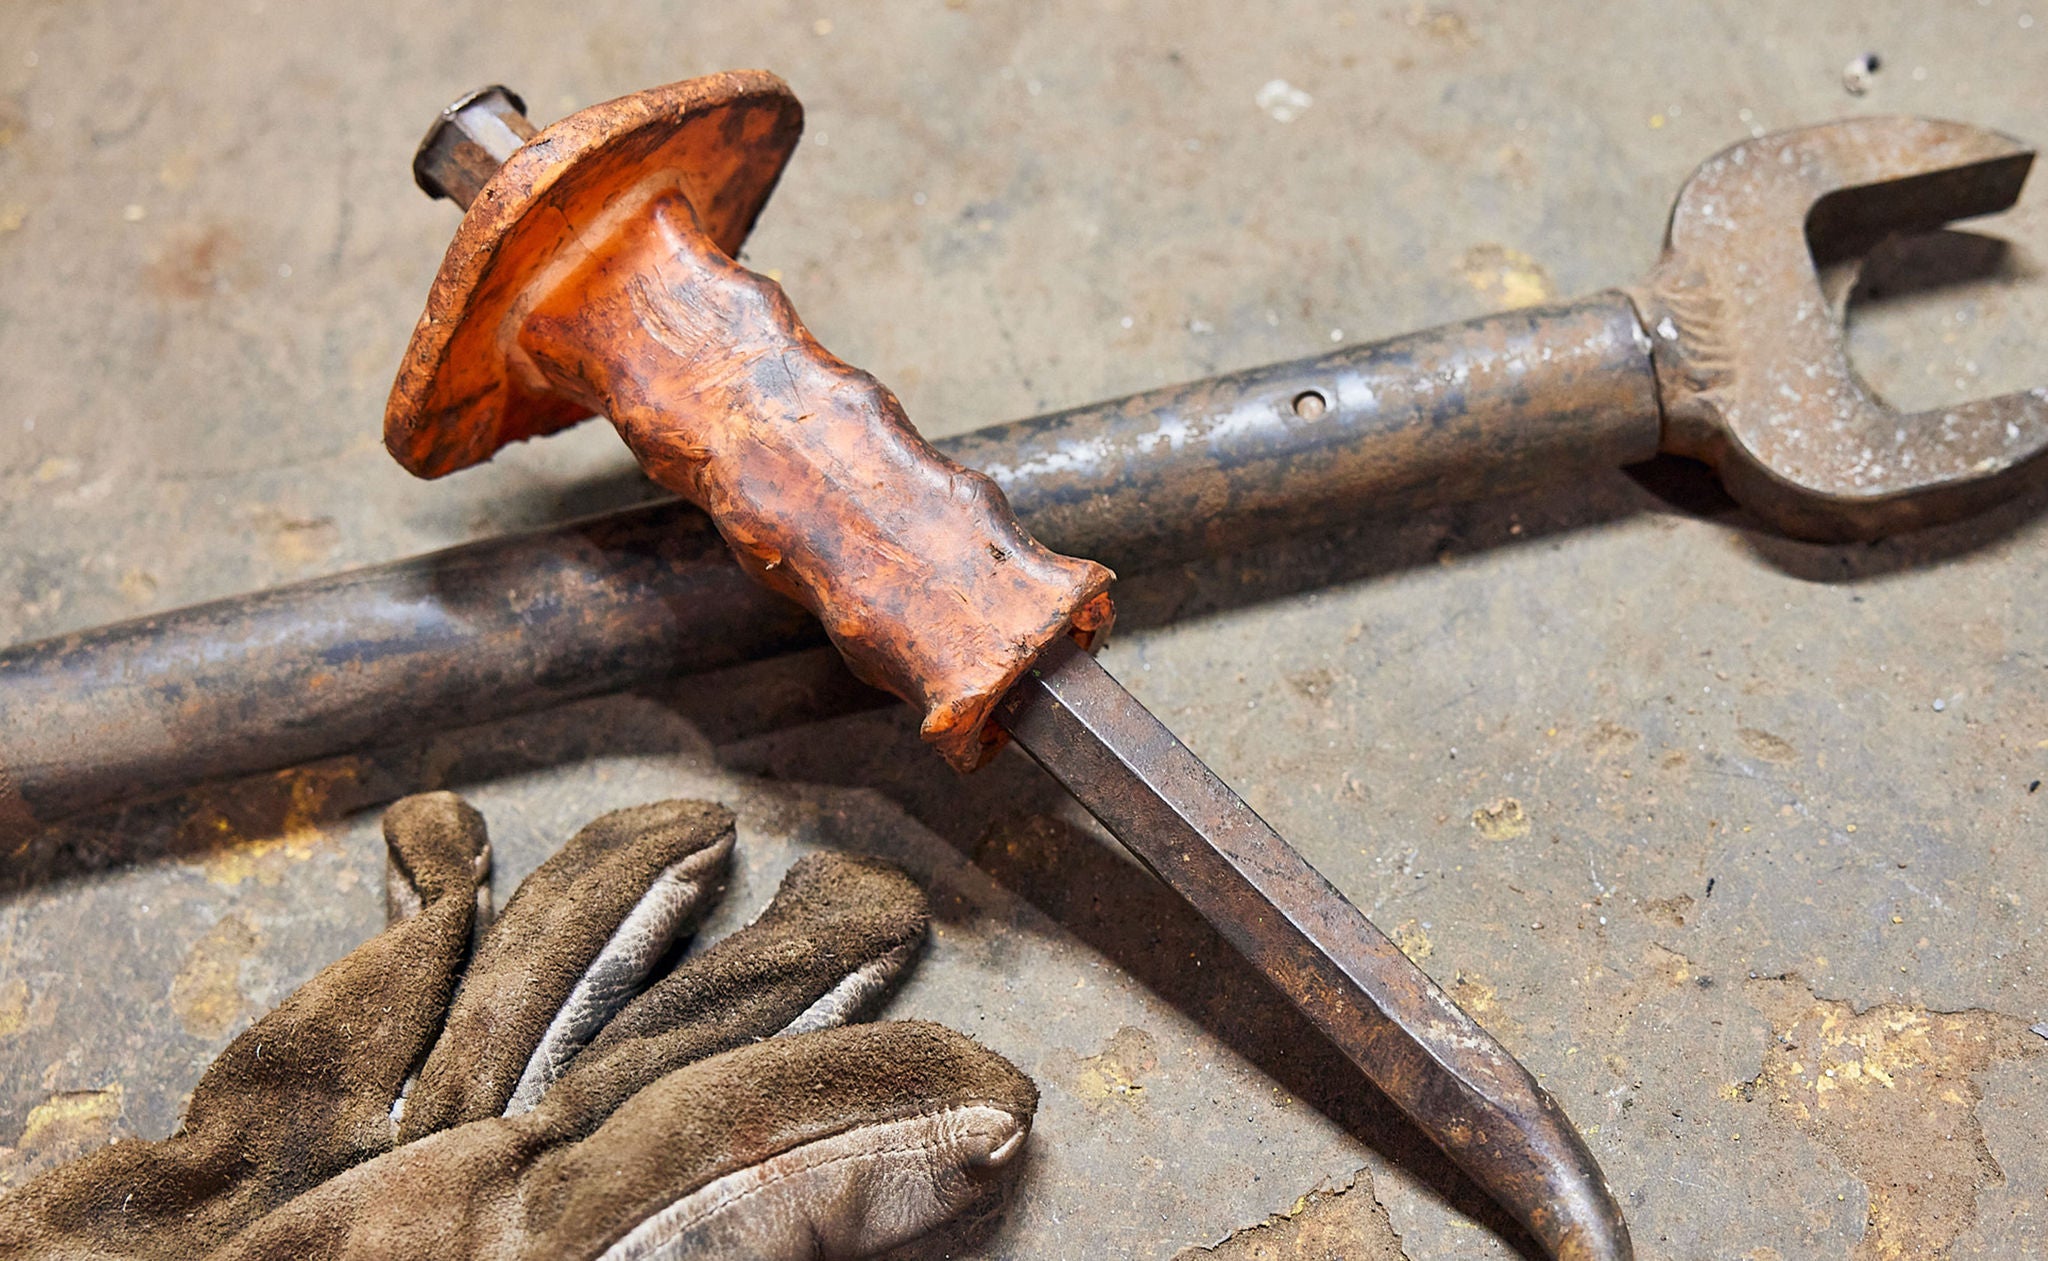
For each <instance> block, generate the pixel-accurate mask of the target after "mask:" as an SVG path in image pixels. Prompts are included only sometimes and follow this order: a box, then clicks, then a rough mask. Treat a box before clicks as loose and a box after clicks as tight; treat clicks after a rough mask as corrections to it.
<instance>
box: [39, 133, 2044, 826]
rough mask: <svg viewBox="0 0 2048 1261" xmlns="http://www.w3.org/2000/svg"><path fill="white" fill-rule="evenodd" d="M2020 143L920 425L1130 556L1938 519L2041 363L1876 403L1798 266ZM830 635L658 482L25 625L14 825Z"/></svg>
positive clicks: (1842, 147) (1836, 533) (1734, 181)
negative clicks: (1907, 408)
mask: <svg viewBox="0 0 2048 1261" xmlns="http://www.w3.org/2000/svg"><path fill="white" fill-rule="evenodd" d="M450 118H451V122H450V128H451V130H449V131H448V132H446V133H444V134H443V136H442V139H443V141H444V142H448V143H451V144H452V143H453V142H454V140H455V139H456V138H461V144H462V145H464V146H467V147H466V148H462V149H461V153H463V154H466V155H468V157H469V160H471V161H473V162H478V163H482V165H480V166H477V167H476V168H475V170H477V171H480V172H483V173H484V174H488V171H489V169H491V163H492V161H493V159H491V158H490V156H489V153H488V152H487V150H486V146H491V145H495V146H496V147H497V149H498V150H500V151H502V152H509V151H510V150H509V148H508V147H507V146H509V145H511V144H515V143H516V142H517V141H518V140H519V137H518V136H517V135H516V134H514V133H512V132H510V131H508V130H507V128H508V127H509V126H511V125H514V123H513V122H508V121H506V118H499V117H496V116H494V115H492V114H490V113H489V112H488V111H482V112H480V111H477V110H472V109H462V110H456V111H453V112H452V113H451V115H450ZM507 118H511V119H513V120H515V122H516V124H517V125H521V126H523V125H524V123H523V120H517V111H516V110H515V111H512V112H511V113H510V114H508V115H507ZM469 127H474V128H475V129H476V134H475V135H474V136H469V135H468V134H467V133H466V132H465V128H469ZM2032 157H2033V154H2032V151H2031V150H2029V149H2027V148H2026V147H2024V146H2022V145H2021V144H2019V143H2018V142H2017V141H2014V140H2012V139H2010V138H2008V137H2005V136H2002V135H1999V134H1997V133H1995V132H1990V131H1986V130H1984V129H1981V128H1975V127H1967V126H1963V125H1959V124H1955V123H1938V122H1927V121H1924V120H1921V119H1913V118H1862V119H1853V120H1846V121H1841V122H1833V123H1825V124H1821V125H1819V126H1814V127H1806V128H1801V129H1799V130H1797V131H1790V132H1785V133H1781V134H1778V135H1772V136H1765V137H1762V138H1760V139H1755V140H1747V141H1744V142H1742V143H1740V144H1737V145H1735V146H1734V147H1732V148H1730V149H1727V150H1725V151H1723V152H1722V153H1721V154H1719V155H1718V156H1716V157H1714V158H1713V159H1711V160H1709V161H1708V162H1707V163H1705V164H1704V165H1703V166H1701V167H1700V168H1699V170H1698V171H1697V172H1696V173H1695V174H1694V175H1693V176H1692V177H1691V179H1690V180H1689V181H1688V182H1687V183H1686V185H1685V187H1684V190H1683V191H1682V192H1681V193H1680V195H1679V197H1678V200H1677V204H1676V206H1675V208H1674V209H1673V212H1672V216H1671V227H1670V232H1669V239H1668V244H1667V246H1666V249H1665V252H1664V257H1663V260H1662V262H1660V263H1659V265H1658V266H1657V268H1656V270H1655V271H1654V272H1653V273H1652V275H1651V277H1650V278H1649V279H1648V280H1647V281H1646V282H1645V283H1643V284H1642V285H1639V286H1637V287H1636V288H1634V289H1633V290H1629V291H1621V290H1613V291H1608V292H1605V293H1600V294H1595V295H1593V296H1592V297H1589V298H1586V299H1584V300H1582V301H1579V302H1576V303H1572V304H1569V305H1566V306H1552V307H1540V308H1532V309H1525V310H1517V311H1507V312H1502V313H1500V314H1495V315H1488V316H1483V317H1481V318H1478V319H1475V320H1470V321H1467V322H1465V323H1461V324H1455V325H1450V326H1447V327H1444V328H1438V329H1432V330H1429V331H1426V332H1421V333H1414V334H1410V335H1408V336H1404V337H1398V338H1395V339H1393V340H1391V341H1386V342H1381V343H1378V344H1375V345H1367V346H1347V347H1343V348H1340V349H1337V350H1334V351H1331V352H1329V353H1327V354H1324V355H1320V356H1317V357H1314V358H1309V359H1302V360H1298V361H1295V362H1292V363H1284V364H1277V365H1273V366H1269V367H1262V368H1253V369H1249V370H1246V371H1242V372H1236V373H1231V374H1228V375H1225V376H1220V377H1213V378H1210V379H1208V380H1204V381H1197V382H1193V383H1190V384H1186V385H1179V386H1172V387H1168V388H1165V389H1159V390H1153V391H1149V392H1147V393H1143V394H1138V395H1133V396H1131V397H1129V398H1124V399H1117V400H1112V401H1109V402H1105V403H1098V404H1093V405H1091V406H1087V407H1082V408H1076V409H1074V410H1071V411H1066V412H1061V413H1058V414H1055V415H1052V416H1045V417H1039V418H1036V419H1032V420H1023V421H1017V422H1014V423H1011V424H1006V425H998V426H995V427H993V428H990V429H983V430H979V431H977V432H974V433H969V434H965V435H961V436H958V437H954V438H949V439H945V440H942V441H940V442H939V443H938V444H937V445H938V446H939V447H940V449H941V450H943V451H944V452H945V453H946V454H948V455H949V456H951V457H952V458H954V459H956V460H959V461H960V462H961V463H963V464H966V465H968V466H970V467H974V468H979V469H981V470H983V471H985V472H987V473H989V474H990V475H991V476H993V477H994V478H995V479H996V481H997V483H998V484H999V485H1001V486H1002V488H1003V489H1004V491H1005V492H1006V494H1007V495H1008V497H1009V499H1010V502H1011V504H1012V505H1013V506H1014V507H1015V509H1016V511H1017V514H1018V516H1019V517H1020V518H1021V519H1022V520H1023V521H1024V523H1025V524H1026V525H1027V526H1028V527H1029V528H1030V529H1031V531H1032V533H1033V534H1034V535H1035V536H1036V537H1037V538H1039V539H1040V540H1041V541H1043V542H1045V543H1046V544H1047V545H1048V546H1051V547H1053V548H1056V549H1058V550H1060V551H1064V552H1068V553H1072V554H1076V555H1083V556H1093V557H1096V558H1097V559H1099V560H1102V561H1103V562H1105V563H1107V564H1109V565H1111V566H1113V567H1115V568H1116V569H1118V570H1120V571H1126V572H1128V571H1132V570H1136V569H1140V568H1143V567H1144V566H1146V565H1156V564H1159V563H1161V562H1163V561H1171V560H1178V559H1182V558H1185V557H1188V556H1191V555H1196V554H1200V553H1203V552H1207V551H1214V550H1216V549H1219V548H1224V547H1228V546H1231V545H1233V544H1235V543H1238V542H1240V541H1243V540H1245V539H1251V538H1259V537H1271V536H1273V535H1276V534H1280V533H1285V532H1289V531H1297V530H1305V529H1313V528H1319V527H1324V526H1328V525H1332V524H1336V523H1340V522H1349V521H1356V520H1358V519H1360V518H1362V517H1385V516H1389V515H1393V514H1400V513H1405V512H1411V511H1416V510H1419V509H1421V508H1425V507H1428V506H1430V505H1434V504H1441V503H1445V502H1450V501H1455V500H1463V499H1472V498H1477V497H1480V496H1485V495H1494V494H1508V493H1514V492H1518V491H1526V490H1528V489H1530V488H1532V487H1534V486H1538V485H1542V484H1544V483H1547V482H1552V481H1569V480H1571V479H1573V478H1579V477H1584V476H1587V475H1589V474H1591V473H1592V472H1594V471H1595V470H1598V469H1601V468H1612V467H1614V466H1616V465H1618V464H1625V463H1629V462H1632V461H1636V460H1641V459H1645V458H1648V457H1649V456H1651V455H1653V454H1655V453H1656V452H1658V451H1659V450H1669V451H1675V452H1682V453H1685V454H1688V455H1693V456H1697V457H1699V458H1701V459H1704V460H1707V461H1709V462H1711V463H1713V464H1715V465H1716V466H1717V467H1718V468H1719V469H1720V470H1721V473H1722V476H1723V477H1724V478H1725V479H1726V481H1727V484H1728V486H1729V489H1730V490H1731V491H1732V492H1733V493H1734V494H1736V495H1737V496H1738V497H1739V498H1741V499H1742V500H1743V501H1744V502H1745V503H1747V504H1748V505H1749V506H1750V508H1751V509H1753V510H1754V511H1755V512H1756V513H1758V514H1759V515H1761V516H1763V517H1764V518H1765V519H1767V520H1768V521H1770V522H1771V523H1773V524H1775V525H1777V526H1778V527H1780V528H1782V529H1787V530H1790V531H1792V532H1795V533H1803V534H1807V535H1813V536H1818V537H1845V536H1848V537H1854V536H1861V535H1867V534H1870V533H1874V532H1881V531H1885V530H1890V529H1896V528H1903V527H1906V526H1911V525H1916V524H1920V523H1923V522H1928V521H1934V520H1939V519H1942V518H1944V517H1951V516H1955V515H1958V514H1961V513H1966V512H1969V511H1971V510H1973V509H1975V508H1978V507H1981V506H1984V505H1987V504H1989V503H1991V502H1994V501H1996V500H1997V499H1999V498H2000V497H2003V496H2006V495H2010V494H2013V493H2016V492H2017V491H2018V490H2020V489H2022V488H2023V487H2025V486H2026V485H2028V484H2030V483H2031V482H2034V481H2037V480H2039V479H2040V477H2041V475H2042V473H2043V471H2044V469H2048V460H2044V459H2043V451H2044V449H2048V426H2044V425H2043V423H2042V412H2043V406H2044V405H2043V402H2042V393H2041V391H2034V392H2032V393H2030V394H2019V395H2012V396H2008V397H2006V398H2002V399H1993V400H1990V401H1986V402H1977V403H1970V404H1967V405H1963V406H1959V407H1951V408H1945V409H1940V410H1937V411H1934V412H1931V413H1926V414H1922V415H1918V416H1900V415H1896V414H1894V413H1892V412H1891V411H1890V410H1888V409H1886V408H1885V407H1884V406H1883V405H1882V404H1881V403H1880V402H1878V401H1877V400H1876V399H1875V398H1874V397H1873V396H1872V395H1871V394H1870V392H1869V390H1868V389H1867V388H1866V387H1865V386H1863V385H1862V384H1861V383H1860V382H1859V381H1858V380H1857V378H1856V377H1855V375H1854V373H1853V372H1852V371H1851V370H1850V367H1849V365H1848V361H1847V357H1846V351H1845V348H1844V344H1843V338H1842V330H1841V326H1840V315H1839V313H1838V311H1837V310H1836V308H1835V305H1834V304H1833V303H1831V302H1828V301H1826V300H1825V295H1824V293H1823V290H1822V285H1821V281H1820V278H1819V273H1818V271H1817V270H1816V266H1815V261H1814V260H1815V259H1816V258H1819V259H1822V260H1825V261H1829V262H1833V261H1837V260H1842V259H1846V258H1848V257H1851V256H1853V255H1855V254H1856V253H1857V252H1858V251H1861V250H1864V249H1867V248H1868V247H1869V246H1870V245H1872V244H1873V243H1875V242H1876V241H1877V240H1879V239H1880V238H1882V237H1883V236H1884V235H1886V234H1888V233H1893V232H1911V231H1917V230H1923V229H1928V228H1932V227H1935V226H1938V225H1939V224H1942V223H1945V222H1949V221H1951V220H1955V219H1960V218H1964V217H1967V216H1971V215H1977V214H1984V213H1989V212H1993V211H1997V210H2000V209H2002V208H2004V207H2005V206H2007V205H2009V204H2010V203H2011V202H2012V201H2013V199H2014V198H2015V197H2016V196H2017V194H2018V191H2019V188H2020V185H2021V182H2022V180H2023V179H2024V177H2025V175H2026V172H2027V168H2028V166H2029V164H2030V163H2031V161H2032ZM433 160H434V159H433V157H432V156H431V155H422V161H423V162H431V161H433ZM451 178H453V177H451ZM571 611H573V612H571ZM817 641H818V630H817V627H816V625H815V624H814V623H812V622H811V621H809V619H808V618H806V617H804V616H803V615H802V614H801V612H800V611H798V610H796V609H795V608H794V607H793V606H790V605H788V604H786V603H784V602H782V601H778V600H776V599H774V598H772V597H769V596H767V595H765V593H763V592H761V591H760V589H759V588H757V587H755V586H754V585H753V584H751V583H748V582H746V581H745V580H744V579H743V578H742V577H741V575H740V574H739V572H738V571H737V570H736V569H734V567H733V566H732V564H731V562H730V560H728V559H727V558H726V556H725V552H724V548H723V546H722V545H721V544H720V543H719V541H718V540H717V538H716V536H715V535H713V534H712V533H711V531H710V530H709V529H708V527H707V526H706V525H705V524H704V522H703V519H702V518H701V517H700V516H699V515H698V514H697V512H696V511H695V510H694V509H693V508H690V507H689V506H688V505H686V504H679V503H675V502H665V503H659V504H651V505H645V506H640V507H635V508H630V509H626V510H624V511H621V512H616V513H612V514H609V515H608V516H606V517H603V518H596V519H592V520H590V521H585V522H579V523H576V524H574V525H569V526H561V527H556V528H554V529H551V530H546V531H540V532H537V533H533V534H525V535H518V536H514V537H510V538H502V539H491V540H486V541H483V542H479V543H474V544H470V545H467V546H464V547H459V548H454V549H451V550H449V551H446V552H439V553H435V554H433V555H430V556H422V557H414V558H411V559H408V560H403V561H397V562H393V563H391V564H388V565H381V566H376V567H373V568H368V569H361V570H356V571H353V572H350V573H345V574H338V575H333V576H330V577H325V578H319V579H314V580H311V581H309V582H305V583H300V584H297V585H294V586H291V587H284V588H279V589H277V590H274V591H268V592H259V593H255V594H252V595H246V596H239V597H234V598H231V599H228V600H222V601H216V602H214V603H211V604H205V605H200V606H196V607H193V608H188V609H181V610H174V611H171V612H167V613H161V614H156V615H153V616H151V617H148V618H146V619H142V620H140V621H134V622H128V623H123V624H121V625H118V626H113V627H102V628H98V629H95V630H88V631H83V632H80V633H78V634H75V635H71V636H67V637H65V638H62V639H55V640H47V641H44V642H41V643H34V644H26V645H21V646H18V647H15V648H11V649H8V650H6V651H4V652H0V713H5V714H7V715H8V716H9V719H10V721H8V722H7V723H5V724H0V836H4V835H5V834H7V833H8V832H9V831H10V829H11V830H15V831H19V830H24V829H31V828H34V827H35V826H37V825H39V824H40V823H44V822H49V821H52V820H56V819H61V818H64V817H67V816H69V815H73V814H77V813H80V812H82V811H86V810H90V809H92V808H95V807H97V806H101V805H105V804H108V803H110V802H115V801H122V800H133V799H137V798H142V797H148V796H152V795H159V794H162V793H164V792H169V791H173V790H176V789H178V788H181V787H184V786H187V785H190V784H193V783H197V782H200V781H203V780H208V779H216V778H222V777H226V776H233V775H240V774H248V773H252V772H256V771H263V770H270V769H274V768H277V767H281V766H289V765H293V764H295V763H298V762H302V761H306V760H309V759H312V758H317V757H322V756H327V755H330V754H334V753H339V752H344V751H347V750H350V749H355V748H360V747H363V746H365V745H367V744H371V743H375V742H378V741H388V740H394V739H402V738H409V737H415V736H419V735H422V734H426V733H427V732H428V731H430V730H432V729H435V728H434V726H433V724H441V725H455V724H462V723H472V722H480V721H484V720H487V719H491V718H498V717H504V716H506V715H509V714H514V713H520V712H525V711H528V710H533V709H537V708H541V707H543V706H547V705H551V704H557V703H560V702H562V701H564V700H569V699H573V698H576V697H580V696H588V695H593V694H596V693H600V692H606V691H614V690H618V689H621V688H626V687H631V686H633V685H635V684H637V683H642V682H647V681H651V680H654V679H657V678H660V677H662V676H665V675H669V674H673V673H676V672H688V671H698V670H709V669H716V668H719V667H722V666H726V665H731V664H733V663H734V662H736V661H741V660H746V659H751V658H760V657H767V656H771V655H774V654H776V653H780V652H786V651H788V650H790V649H792V648H796V647H802V646H804V645H806V644H810V643H815V642H817Z"/></svg>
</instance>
